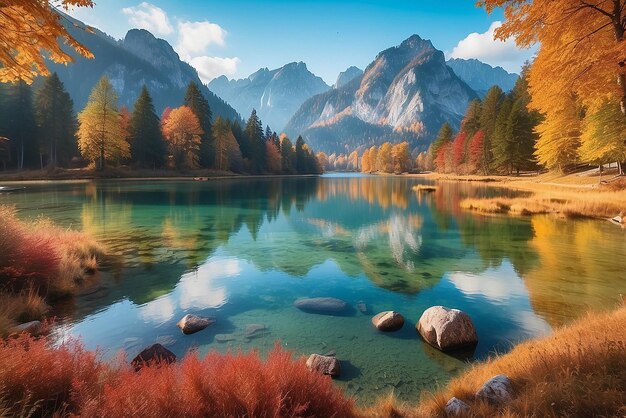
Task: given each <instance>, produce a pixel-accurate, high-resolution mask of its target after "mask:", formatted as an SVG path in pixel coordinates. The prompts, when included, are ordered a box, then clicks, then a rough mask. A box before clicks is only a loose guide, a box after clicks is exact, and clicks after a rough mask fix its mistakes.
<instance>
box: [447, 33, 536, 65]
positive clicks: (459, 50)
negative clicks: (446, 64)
mask: <svg viewBox="0 0 626 418" xmlns="http://www.w3.org/2000/svg"><path fill="white" fill-rule="evenodd" d="M501 25H502V22H499V21H496V22H493V23H492V24H491V26H489V29H488V30H487V31H486V32H484V33H477V32H474V33H470V34H469V35H467V36H466V37H465V39H462V40H461V41H459V43H458V44H457V46H455V47H454V49H452V52H451V53H450V54H449V55H450V58H465V59H470V58H475V59H478V60H480V61H483V62H486V63H487V64H490V65H493V66H498V65H499V66H500V67H502V68H504V69H505V70H507V71H510V72H516V73H519V71H520V69H521V67H522V65H523V64H524V62H525V61H526V60H529V59H530V58H531V57H532V55H533V53H534V49H533V48H531V49H521V48H519V47H518V46H517V45H515V40H513V38H509V39H507V40H506V41H504V42H503V41H500V40H495V39H494V38H493V34H494V32H495V30H496V29H498V28H499V27H500V26H501Z"/></svg>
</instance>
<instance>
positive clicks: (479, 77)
mask: <svg viewBox="0 0 626 418" xmlns="http://www.w3.org/2000/svg"><path fill="white" fill-rule="evenodd" d="M446 63H447V64H448V66H449V67H450V68H452V69H453V70H454V72H455V73H456V75H458V76H459V78H460V79H461V80H463V81H465V82H466V83H467V85H468V86H470V87H471V88H473V89H474V91H476V93H478V95H479V96H480V97H484V96H485V94H486V93H487V90H489V89H490V88H491V87H492V86H494V85H498V86H500V88H501V89H502V90H504V91H505V92H507V91H510V90H513V87H515V82H516V81H517V79H518V78H519V75H518V74H512V73H509V72H507V71H506V70H505V69H504V68H502V67H492V66H491V65H489V64H485V63H484V62H482V61H478V60H476V59H469V60H466V59H460V58H452V59H450V60H448V61H447V62H446Z"/></svg>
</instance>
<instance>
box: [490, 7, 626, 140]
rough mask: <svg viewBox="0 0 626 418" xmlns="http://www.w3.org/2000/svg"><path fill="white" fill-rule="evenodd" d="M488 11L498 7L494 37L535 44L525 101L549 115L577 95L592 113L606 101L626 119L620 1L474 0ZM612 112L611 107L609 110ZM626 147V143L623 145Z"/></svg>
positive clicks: (624, 27) (624, 16)
mask: <svg viewBox="0 0 626 418" xmlns="http://www.w3.org/2000/svg"><path fill="white" fill-rule="evenodd" d="M478 4H479V5H481V6H484V7H485V8H486V9H487V11H488V12H491V11H493V10H494V9H496V8H499V7H503V8H504V15H505V18H506V20H505V22H504V23H503V25H502V26H501V27H500V28H498V30H497V31H496V37H497V38H499V39H503V40H504V39H507V38H510V37H513V38H515V41H516V43H517V44H518V45H519V46H521V47H530V46H531V45H535V44H539V50H538V52H537V55H536V58H535V60H534V62H533V65H532V67H531V68H530V71H529V85H530V94H531V96H532V101H531V106H532V107H533V108H534V109H536V110H538V111H540V112H541V113H542V114H544V115H545V116H546V117H547V118H548V119H552V120H554V119H555V118H554V116H551V113H554V112H563V111H564V109H565V107H566V106H567V101H569V100H570V97H571V96H572V95H574V96H575V97H578V98H579V100H580V101H581V104H582V105H583V106H584V107H585V110H586V111H587V112H589V113H590V114H596V113H597V112H598V111H599V109H600V108H602V107H604V106H605V103H606V101H607V100H608V101H609V102H611V101H612V102H615V103H618V105H619V109H620V113H621V117H622V118H626V54H624V50H626V47H625V43H624V32H625V31H626V1H624V0H552V1H549V2H548V1H537V0H534V1H518V0H480V1H479V2H478ZM611 113H612V112H611ZM624 147H626V144H625V145H624Z"/></svg>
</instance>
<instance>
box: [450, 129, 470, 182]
mask: <svg viewBox="0 0 626 418" xmlns="http://www.w3.org/2000/svg"><path fill="white" fill-rule="evenodd" d="M467 137H468V135H467V134H466V133H465V132H464V131H461V132H459V133H458V134H457V135H456V137H455V138H454V142H453V143H452V161H453V162H454V167H455V171H456V172H457V173H458V172H460V171H459V170H460V168H461V167H460V166H461V165H462V164H463V163H465V138H467Z"/></svg>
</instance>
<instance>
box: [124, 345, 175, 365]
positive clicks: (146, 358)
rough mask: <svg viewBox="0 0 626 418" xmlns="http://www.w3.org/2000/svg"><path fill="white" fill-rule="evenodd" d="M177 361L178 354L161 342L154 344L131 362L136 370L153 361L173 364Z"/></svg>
mask: <svg viewBox="0 0 626 418" xmlns="http://www.w3.org/2000/svg"><path fill="white" fill-rule="evenodd" d="M175 361H176V355H175V354H174V353H172V352H171V351H170V350H168V349H167V348H165V347H163V346H162V345H161V344H154V345H151V346H150V347H148V348H146V349H145V350H143V351H142V352H141V353H139V354H138V355H137V357H135V358H134V359H133V360H132V361H131V362H130V364H131V365H132V366H133V367H134V368H135V371H137V370H139V369H141V368H142V367H143V366H146V365H150V364H153V363H165V364H171V363H174V362H175Z"/></svg>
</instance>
